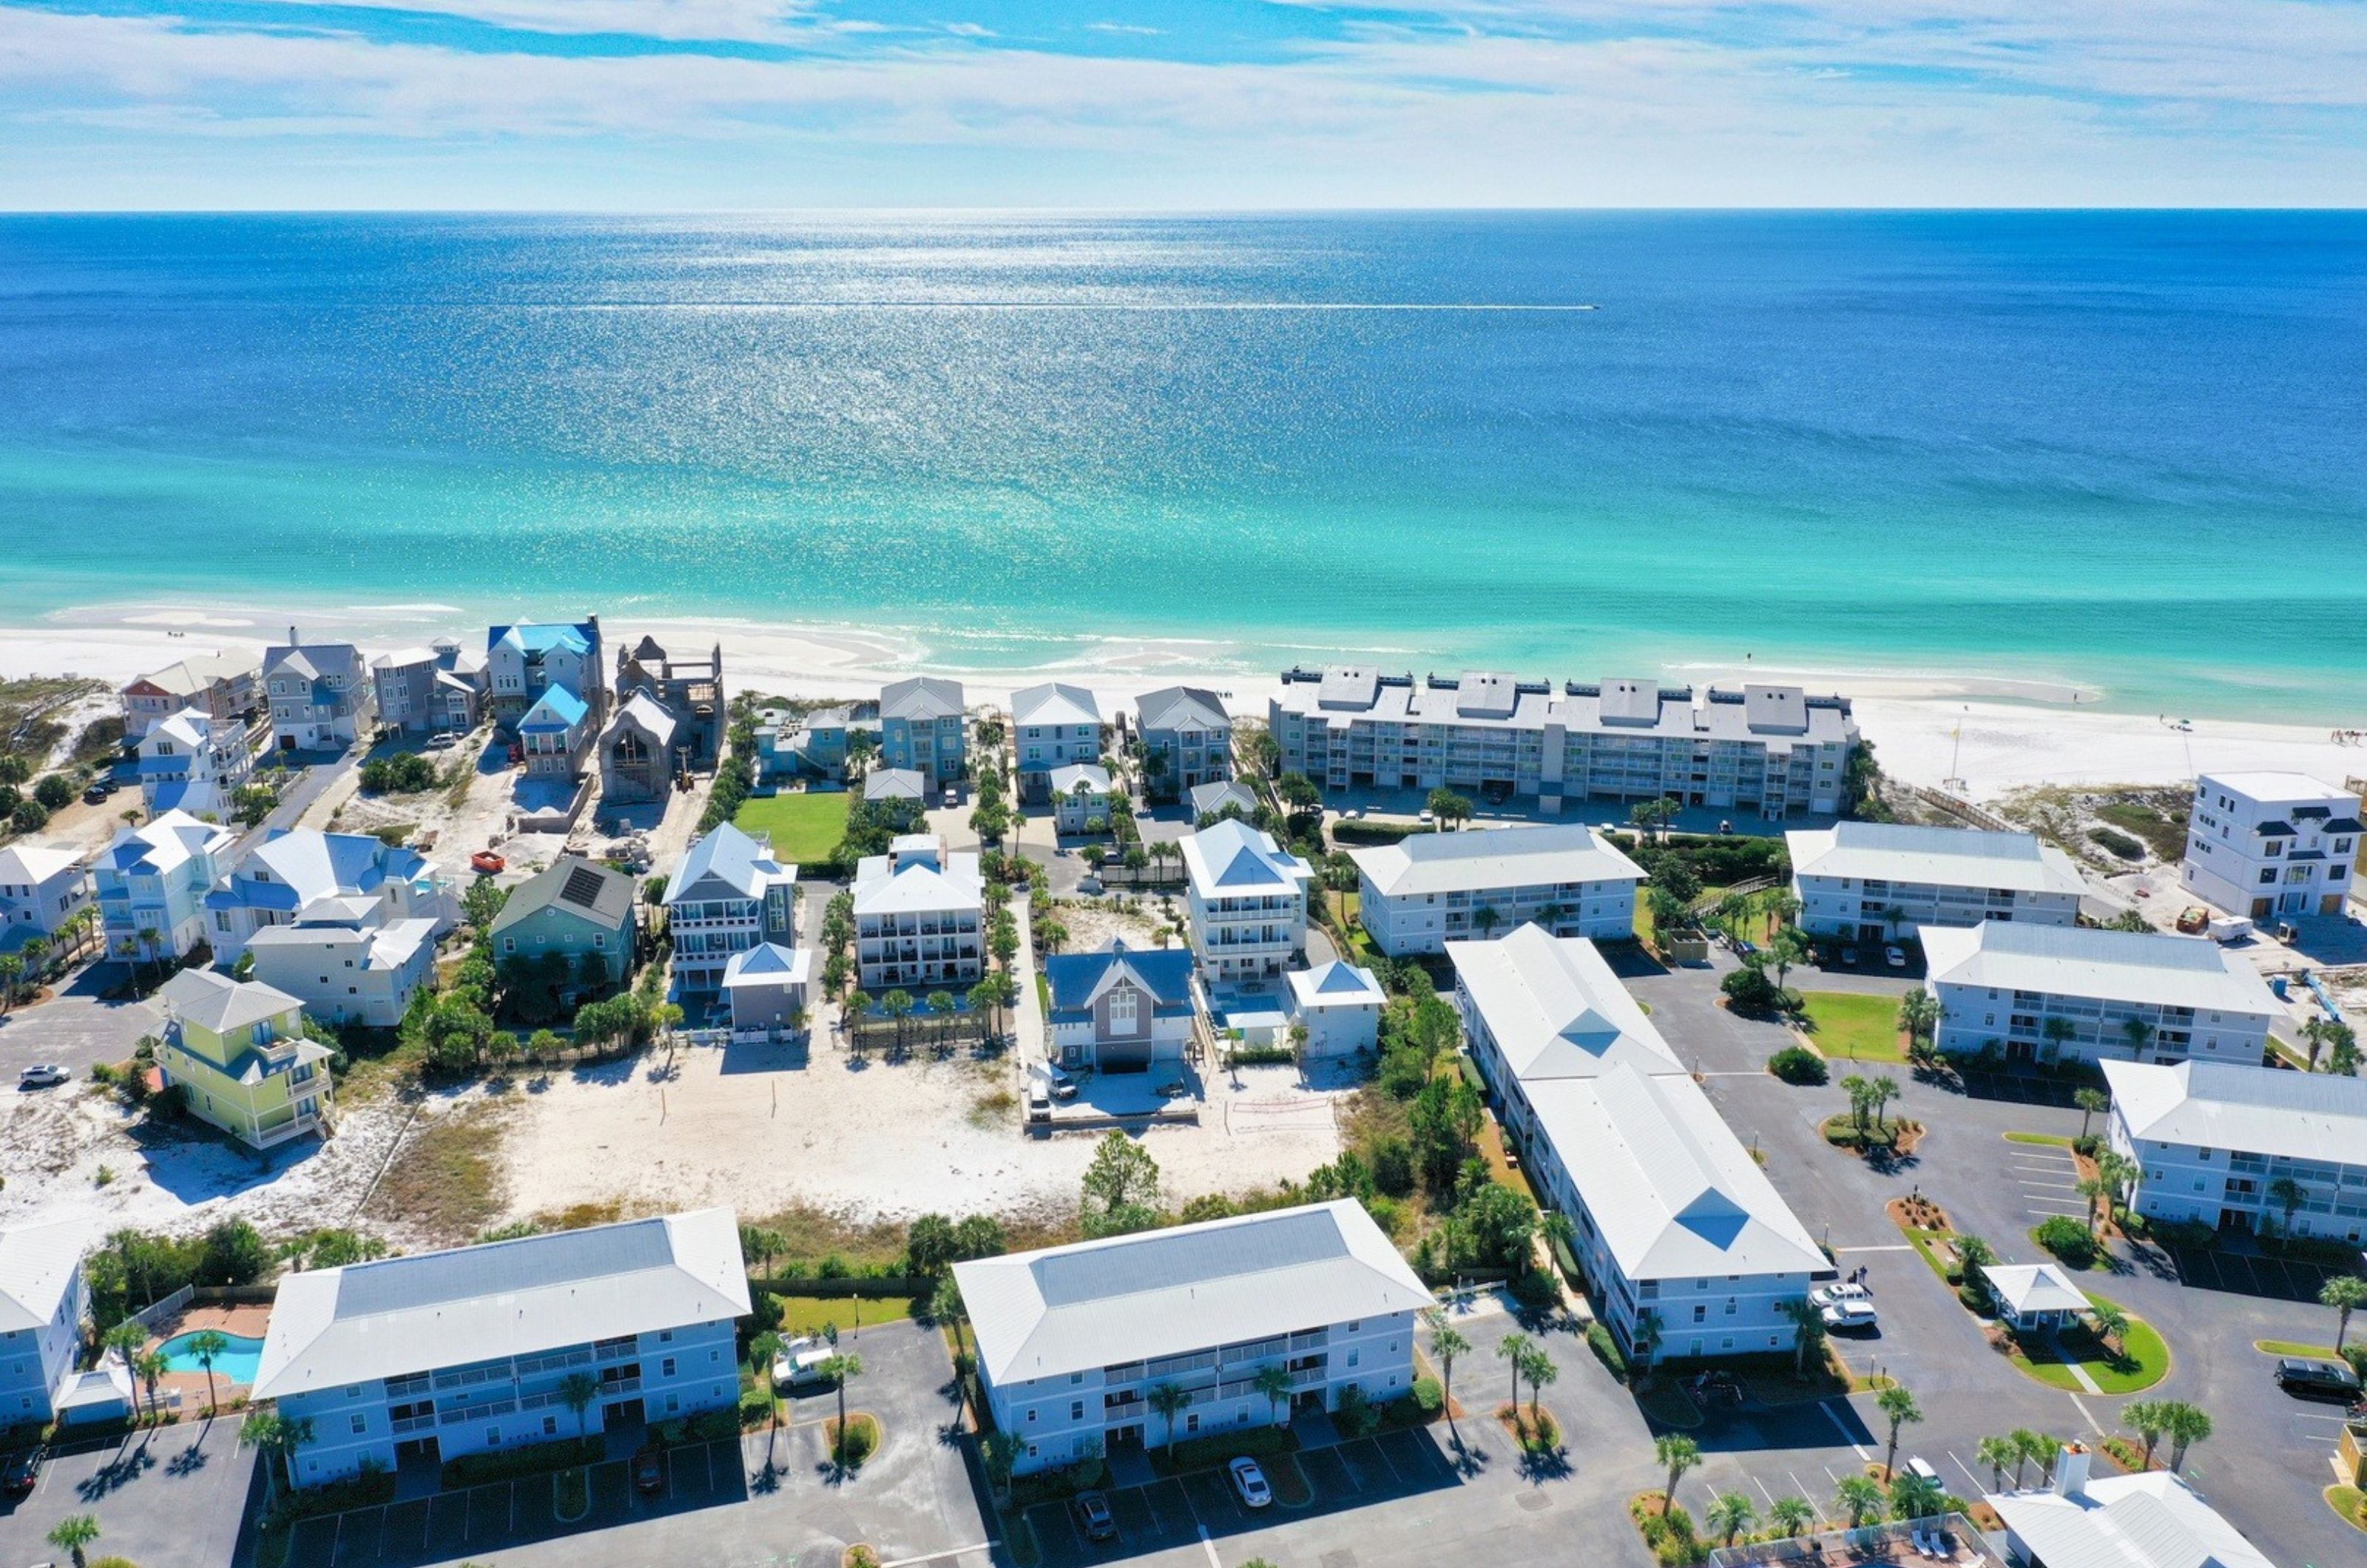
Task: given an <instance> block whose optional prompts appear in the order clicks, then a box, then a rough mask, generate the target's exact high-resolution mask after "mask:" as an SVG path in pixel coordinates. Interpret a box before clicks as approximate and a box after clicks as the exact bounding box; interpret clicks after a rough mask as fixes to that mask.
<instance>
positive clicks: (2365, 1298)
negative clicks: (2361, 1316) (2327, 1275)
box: [2317, 1274, 2367, 1356]
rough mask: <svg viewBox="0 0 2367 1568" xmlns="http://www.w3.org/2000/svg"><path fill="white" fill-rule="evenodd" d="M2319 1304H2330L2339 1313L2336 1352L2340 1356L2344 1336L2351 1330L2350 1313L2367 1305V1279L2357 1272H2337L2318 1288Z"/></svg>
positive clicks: (2335, 1341) (2335, 1331)
mask: <svg viewBox="0 0 2367 1568" xmlns="http://www.w3.org/2000/svg"><path fill="white" fill-rule="evenodd" d="M2317 1304H2318V1305H2320V1306H2330V1307H2332V1308H2333V1309H2334V1310H2335V1313H2336V1314H2337V1315H2336V1317H2335V1320H2334V1353H2335V1354H2336V1355H2338V1356H2339V1355H2340V1354H2342V1341H2343V1338H2344V1337H2345V1336H2346V1335H2348V1334H2349V1333H2350V1314H2352V1313H2354V1312H2357V1311H2358V1310H2359V1309H2360V1308H2361V1307H2362V1306H2367V1280H2362V1279H2361V1278H2360V1277H2359V1276H2358V1275H2356V1274H2337V1275H2335V1276H2334V1277H2333V1278H2332V1279H2330V1280H2327V1282H2326V1283H2325V1285H2324V1286H2322V1287H2320V1289H2319V1290H2318V1292H2317Z"/></svg>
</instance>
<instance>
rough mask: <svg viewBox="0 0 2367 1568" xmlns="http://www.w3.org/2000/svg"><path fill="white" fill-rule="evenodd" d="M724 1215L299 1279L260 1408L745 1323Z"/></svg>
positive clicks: (287, 1301)
mask: <svg viewBox="0 0 2367 1568" xmlns="http://www.w3.org/2000/svg"><path fill="white" fill-rule="evenodd" d="M748 1309H749V1308H748V1276H747V1272H746V1266H745V1264H744V1263H743V1262H742V1258H741V1256H740V1223H739V1220H738V1217H737V1216H736V1215H734V1214H733V1213H732V1212H731V1211H730V1210H729V1209H700V1210H697V1211H696V1212H694V1213H686V1214H670V1215H666V1216H663V1217H662V1218H657V1219H648V1220H628V1221H626V1222H625V1223H624V1224H613V1225H595V1226H593V1227H591V1228H590V1229H587V1230H577V1231H561V1232H559V1233H557V1234H555V1235H533V1236H527V1237H524V1238H523V1239H520V1240H516V1241H502V1242H493V1243H489V1244H487V1245H485V1246H481V1247H457V1248H454V1249H453V1250H451V1251H448V1252H425V1253H420V1254H417V1255H415V1256H413V1257H409V1258H382V1259H379V1260H378V1261H376V1262H371V1263H355V1264H350V1265H348V1266H346V1267H345V1268H343V1269H313V1270H310V1271H308V1272H304V1273H298V1274H290V1275H289V1276H288V1277H287V1278H285V1279H284V1280H281V1281H280V1284H279V1295H278V1299H277V1301H276V1302H275V1303H273V1304H272V1309H271V1327H270V1329H269V1330H268V1331H267V1333H266V1335H265V1337H264V1341H263V1359H262V1363H261V1365H260V1366H259V1367H258V1368H257V1369H256V1371H255V1398H257V1399H278V1398H286V1397H287V1396H289V1395H290V1394H298V1393H306V1392H308V1391H311V1390H314V1389H323V1388H337V1387H342V1386H344V1385H346V1384H350V1383H358V1382H368V1381H370V1380H371V1379H374V1378H385V1377H393V1376H397V1375H400V1374H402V1373H404V1372H418V1371H431V1370H433V1369H436V1368H439V1367H458V1366H466V1365H469V1364H470V1363H472V1362H477V1361H486V1360H493V1359H497V1358H500V1357H504V1356H530V1355H534V1354H537V1353H538V1352H540V1351H544V1350H556V1349H560V1348H564V1347H567V1346H572V1345H583V1344H588V1343H590V1342H591V1341H593V1340H595V1339H606V1338H613V1337H617V1336H619V1335H626V1334H642V1333H648V1332H651V1331H653V1330H656V1329H661V1328H681V1327H685V1326H688V1325H692V1324H699V1323H713V1322H716V1321H717V1320H719V1319H722V1318H730V1317H738V1316H741V1315H742V1314H745V1313H746V1312H747V1311H748Z"/></svg>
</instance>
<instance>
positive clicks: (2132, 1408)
mask: <svg viewBox="0 0 2367 1568" xmlns="http://www.w3.org/2000/svg"><path fill="white" fill-rule="evenodd" d="M2121 1419H2122V1420H2123V1421H2124V1422H2126V1423H2127V1424H2128V1428H2129V1430H2130V1431H2132V1432H2135V1434H2136V1435H2137V1437H2138V1438H2140V1439H2141V1440H2143V1442H2144V1443H2145V1460H2144V1462H2142V1463H2141V1464H2139V1465H2138V1466H2137V1468H2138V1469H2139V1470H2151V1469H2152V1468H2153V1450H2154V1447H2155V1445H2156V1444H2157V1443H2159V1442H2160V1441H2161V1435H2162V1434H2163V1433H2164V1432H2166V1431H2168V1430H2169V1416H2167V1415H2166V1414H2165V1402H2164V1401H2162V1400H2158V1399H2132V1400H2130V1401H2129V1402H2128V1403H2127V1404H2124V1405H2122V1406H2121Z"/></svg>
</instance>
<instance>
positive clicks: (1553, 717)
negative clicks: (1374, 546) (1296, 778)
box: [1274, 667, 1856, 744]
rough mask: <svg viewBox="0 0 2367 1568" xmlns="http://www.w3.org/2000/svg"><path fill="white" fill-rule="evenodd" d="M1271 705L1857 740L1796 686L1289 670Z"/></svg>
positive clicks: (1838, 709) (1834, 709)
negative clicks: (1695, 685)
mask: <svg viewBox="0 0 2367 1568" xmlns="http://www.w3.org/2000/svg"><path fill="white" fill-rule="evenodd" d="M1274 706H1275V707H1276V708H1278V709H1279V710H1281V711H1283V712H1285V713H1298V714H1317V715H1325V716H1337V717H1341V718H1369V719H1374V720H1376V721H1380V722H1383V723H1392V724H1445V725H1462V726H1467V727H1478V728H1504V729H1522V730H1542V729H1543V728H1545V726H1546V725H1547V724H1548V723H1551V724H1558V725H1561V726H1562V727H1563V728H1565V729H1566V730H1569V731H1570V732H1573V733H1597V732H1602V731H1606V730H1607V731H1611V732H1613V733H1617V734H1630V735H1632V734H1638V733H1649V734H1656V735H1663V736H1683V737H1687V738H1691V739H1711V740H1764V741H1789V740H1794V739H1799V740H1805V741H1808V742H1811V743H1819V744H1821V743H1835V744H1838V743H1840V742H1842V741H1845V740H1847V739H1850V738H1851V737H1852V735H1854V734H1855V733H1856V728H1855V726H1854V725H1853V724H1852V721H1851V717H1850V705H1849V702H1848V699H1846V698H1843V697H1838V696H1813V695H1810V694H1808V693H1806V692H1805V691H1803V690H1802V689H1801V688H1799V687H1797V686H1761V685H1747V686H1744V687H1742V688H1741V689H1740V690H1734V689H1731V688H1725V687H1716V686H1713V687H1709V688H1706V689H1704V690H1702V691H1698V692H1697V691H1695V690H1694V688H1693V687H1691V686H1662V685H1660V684H1659V683H1658V682H1653V681H1647V680H1641V679H1637V678H1627V679H1619V680H1610V681H1603V682H1592V683H1586V682H1569V683H1568V684H1566V685H1564V686H1563V687H1562V688H1561V689H1560V690H1559V692H1558V693H1557V691H1556V690H1555V687H1554V684H1553V682H1550V681H1543V680H1533V679H1529V678H1526V677H1520V676H1512V675H1504V674H1500V673H1497V672H1495V671H1467V672H1466V673H1464V674H1461V675H1455V676H1440V675H1430V676H1425V677H1423V678H1421V680H1419V681H1417V680H1416V679H1415V678H1414V677H1413V676H1412V675H1410V674H1403V675H1383V674H1380V673H1379V672H1377V671H1373V670H1370V669H1365V668H1363V667H1353V668H1344V669H1334V670H1326V671H1321V672H1320V673H1318V672H1315V671H1306V670H1285V671H1283V675H1282V692H1281V694H1280V695H1278V696H1277V697H1275V699H1274Z"/></svg>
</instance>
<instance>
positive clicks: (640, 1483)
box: [633, 1449, 665, 1497]
mask: <svg viewBox="0 0 2367 1568" xmlns="http://www.w3.org/2000/svg"><path fill="white" fill-rule="evenodd" d="M664 1487H665V1461H664V1459H663V1458H662V1457H661V1456H660V1455H659V1453H658V1450H655V1449H643V1450H641V1451H640V1452H639V1453H637V1454H635V1455H634V1456H633V1490H634V1491H636V1492H639V1493H640V1495H642V1496H644V1497H654V1496H655V1495H657V1494H658V1493H659V1492H661V1491H663V1489H664Z"/></svg>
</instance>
